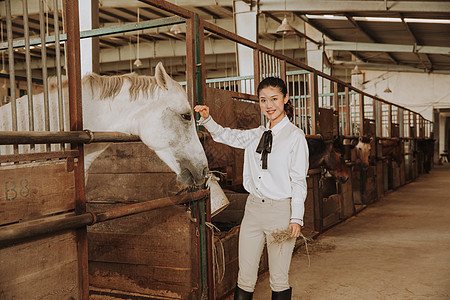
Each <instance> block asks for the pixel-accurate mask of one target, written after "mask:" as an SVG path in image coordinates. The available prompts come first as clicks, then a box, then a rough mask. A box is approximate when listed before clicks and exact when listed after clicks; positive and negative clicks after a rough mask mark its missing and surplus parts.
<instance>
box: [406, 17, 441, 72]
mask: <svg viewBox="0 0 450 300" xmlns="http://www.w3.org/2000/svg"><path fill="white" fill-rule="evenodd" d="M400 19H402V23H403V25H404V26H405V28H406V30H407V31H408V33H409V35H410V36H411V38H412V39H413V41H414V43H415V44H416V45H420V44H422V43H421V41H420V40H419V39H418V38H417V36H416V35H415V34H414V32H413V31H412V29H411V26H409V24H408V23H406V22H405V18H404V17H403V14H402V13H401V14H400ZM416 55H417V58H418V59H419V61H420V63H421V64H423V65H424V67H425V68H429V69H430V70H432V69H433V63H432V62H431V59H430V57H429V56H428V54H426V53H425V54H424V56H425V58H426V60H427V62H428V64H429V65H430V66H429V67H427V66H425V64H424V63H423V61H422V58H421V57H420V54H419V53H416Z"/></svg>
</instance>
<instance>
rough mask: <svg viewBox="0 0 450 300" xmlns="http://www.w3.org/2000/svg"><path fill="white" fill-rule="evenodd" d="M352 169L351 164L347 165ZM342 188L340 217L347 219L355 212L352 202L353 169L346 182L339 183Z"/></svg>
mask: <svg viewBox="0 0 450 300" xmlns="http://www.w3.org/2000/svg"><path fill="white" fill-rule="evenodd" d="M348 168H349V170H352V166H348ZM341 189H342V204H341V207H342V209H341V215H340V218H341V219H347V218H349V217H351V216H353V214H354V213H355V206H354V203H353V171H352V172H351V175H350V177H349V178H348V180H347V182H346V183H342V184H341Z"/></svg>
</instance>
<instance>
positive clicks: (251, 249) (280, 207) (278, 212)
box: [238, 194, 296, 292]
mask: <svg viewBox="0 0 450 300" xmlns="http://www.w3.org/2000/svg"><path fill="white" fill-rule="evenodd" d="M290 217H291V199H290V198H287V199H281V200H272V199H267V198H263V199H262V198H258V197H255V196H253V195H251V194H250V195H249V196H248V198H247V203H246V205H245V212H244V218H243V220H242V224H241V229H240V233H239V274H238V286H239V287H240V288H241V289H243V290H244V291H247V292H253V291H254V289H255V285H256V280H257V277H258V268H259V261H260V259H261V255H262V251H263V249H264V244H267V253H268V258H269V274H270V287H271V289H272V291H275V292H279V291H284V290H286V289H289V288H290V285H289V267H290V264H291V257H292V251H293V250H294V246H295V240H296V239H295V238H290V239H288V240H287V241H285V242H284V243H282V244H279V243H277V242H275V241H274V239H273V236H272V233H273V232H274V231H275V232H276V231H280V230H284V229H287V228H289V221H290Z"/></svg>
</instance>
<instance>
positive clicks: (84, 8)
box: [78, 0, 93, 77]
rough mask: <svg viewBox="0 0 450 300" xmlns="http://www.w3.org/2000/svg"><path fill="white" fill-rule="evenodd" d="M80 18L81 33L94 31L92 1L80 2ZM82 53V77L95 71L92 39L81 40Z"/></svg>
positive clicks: (83, 0) (80, 0)
mask: <svg viewBox="0 0 450 300" xmlns="http://www.w3.org/2000/svg"><path fill="white" fill-rule="evenodd" d="M78 11H79V18H80V31H83V30H91V29H92V4H91V0H78ZM80 52H81V76H82V77H83V76H84V75H85V74H86V73H90V72H92V71H93V64H92V38H87V39H82V40H80Z"/></svg>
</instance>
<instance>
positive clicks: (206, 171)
mask: <svg viewBox="0 0 450 300" xmlns="http://www.w3.org/2000/svg"><path fill="white" fill-rule="evenodd" d="M208 173H209V169H208V167H206V168H204V169H203V177H206V176H207V175H208Z"/></svg>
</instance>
